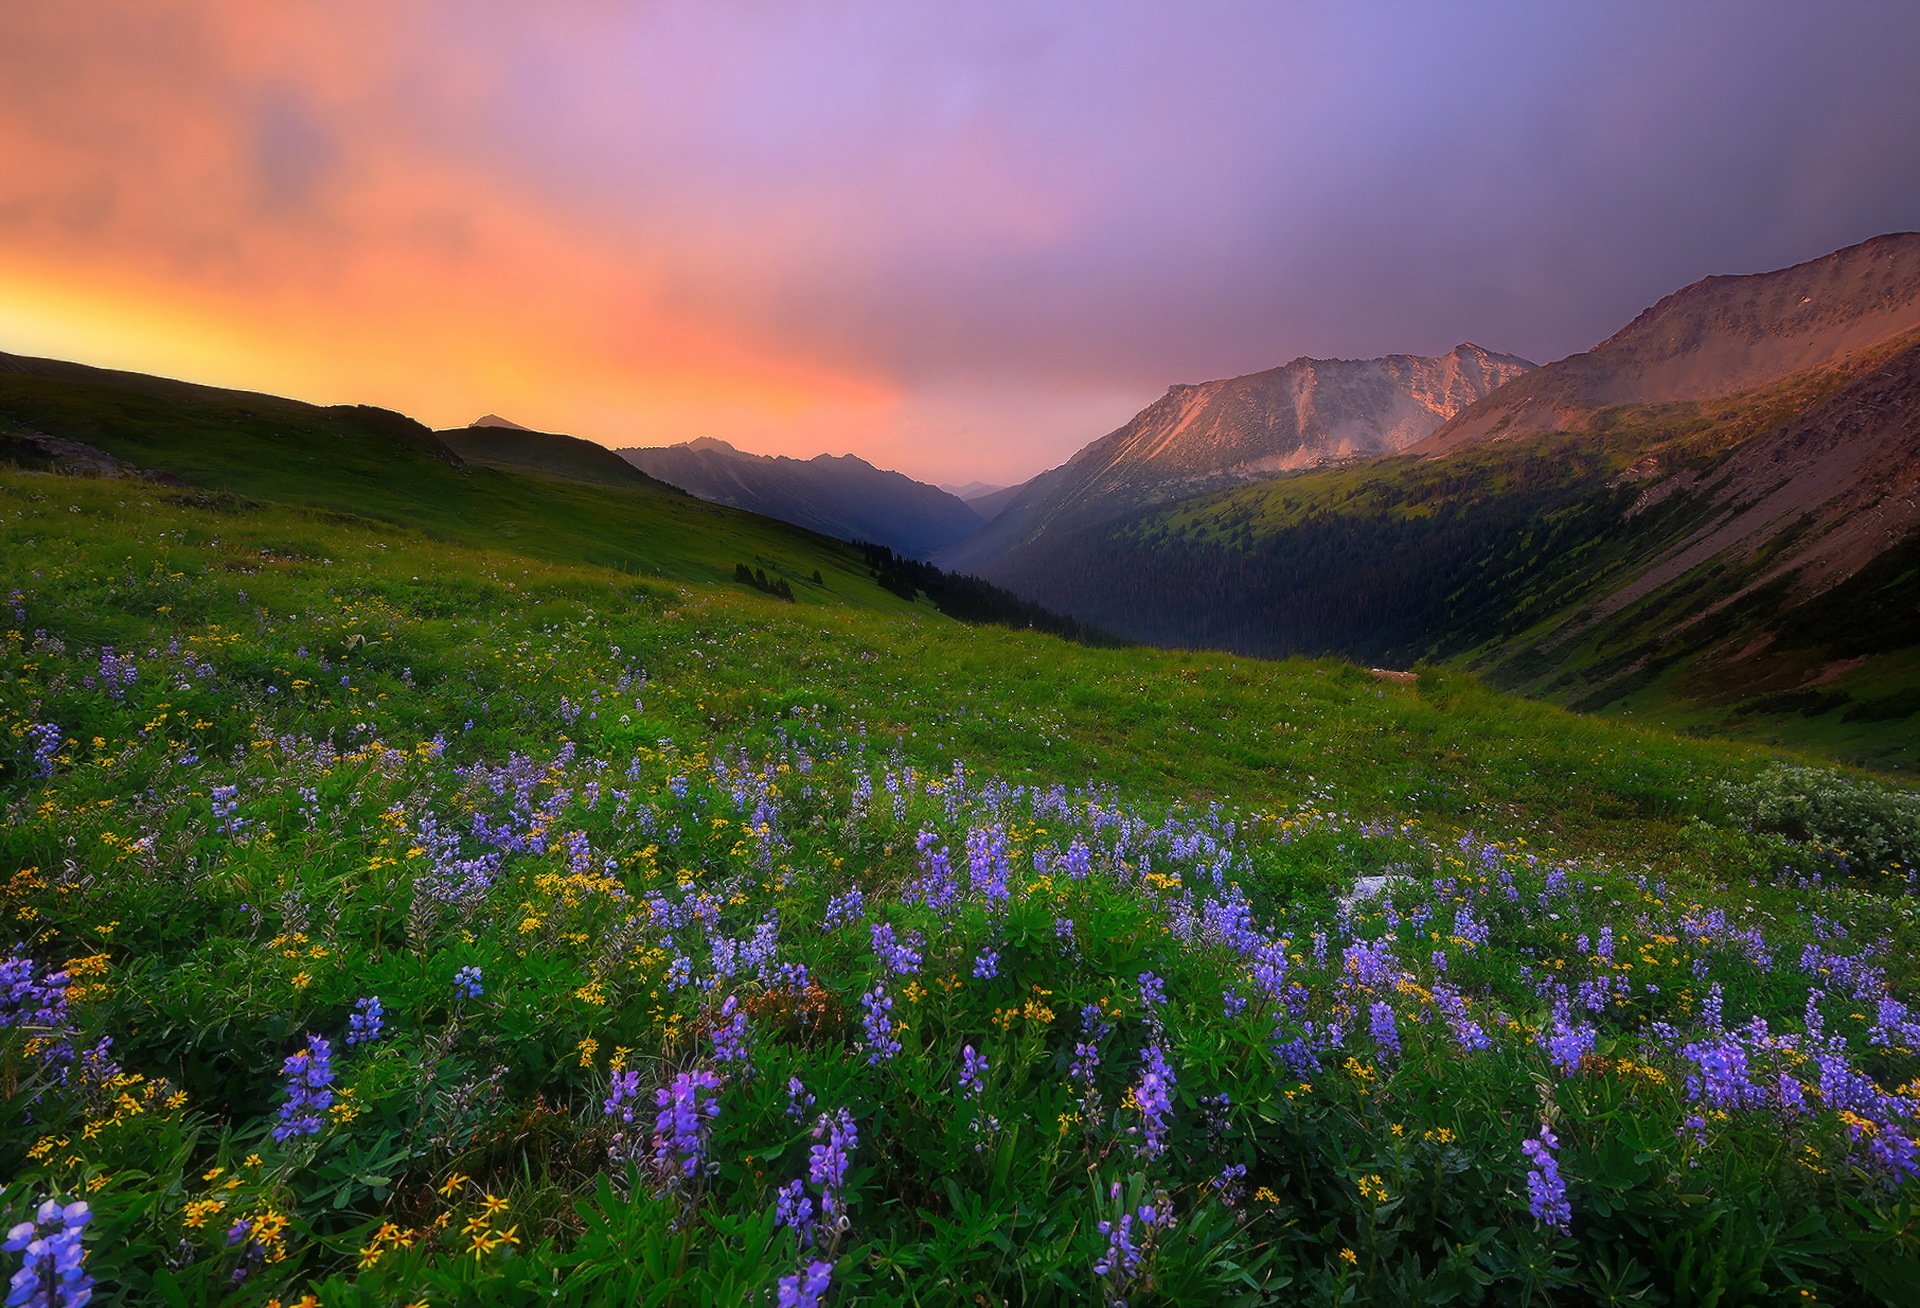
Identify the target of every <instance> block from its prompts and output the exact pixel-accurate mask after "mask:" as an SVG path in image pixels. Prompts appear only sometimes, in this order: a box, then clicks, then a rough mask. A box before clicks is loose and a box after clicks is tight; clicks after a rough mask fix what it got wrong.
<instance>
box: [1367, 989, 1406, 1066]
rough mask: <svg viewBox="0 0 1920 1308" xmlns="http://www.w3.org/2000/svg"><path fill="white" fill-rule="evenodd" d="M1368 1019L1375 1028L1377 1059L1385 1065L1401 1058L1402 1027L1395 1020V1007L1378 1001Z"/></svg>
mask: <svg viewBox="0 0 1920 1308" xmlns="http://www.w3.org/2000/svg"><path fill="white" fill-rule="evenodd" d="M1367 1017H1368V1019H1369V1021H1370V1023H1371V1025H1372V1027H1373V1043H1374V1046H1375V1049H1376V1053H1375V1058H1376V1059H1377V1060H1378V1061H1379V1062H1380V1063H1382V1064H1385V1063H1387V1062H1390V1061H1391V1060H1393V1059H1396V1058H1398V1057H1400V1027H1399V1024H1398V1023H1396V1022H1395V1021H1394V1019H1393V1005H1392V1004H1389V1003H1388V1002H1387V1001H1386V1000H1384V999H1376V1000H1375V1001H1374V1002H1373V1006H1372V1007H1371V1008H1369V1009H1368V1010H1367Z"/></svg>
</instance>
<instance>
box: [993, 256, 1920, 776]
mask: <svg viewBox="0 0 1920 1308" xmlns="http://www.w3.org/2000/svg"><path fill="white" fill-rule="evenodd" d="M981 571H982V572H983V573H984V574H985V575H987V576H988V577H990V578H991V579H992V580H994V581H996V582H998V583H999V584H1001V585H1005V586H1007V587H1009V588H1010V589H1013V590H1015V591H1016V592H1017V593H1020V594H1023V595H1026V596H1029V597H1030V598H1032V599H1034V600H1036V601H1038V602H1039V603H1042V604H1044V605H1047V606H1049V607H1051V608H1055V609H1060V610H1064V611H1066V612H1068V613H1070V614H1072V615H1073V616H1075V617H1077V618H1080V619H1082V620H1083V621H1087V622H1090V623H1093V624H1095V625H1098V626H1100V627H1102V628H1103V629H1106V630H1109V631H1112V632H1114V633H1115V634H1117V635H1120V636H1125V637H1131V638H1134V639H1138V640H1146V641H1152V642H1155V643H1162V644H1170V645H1187V646H1198V647H1203V648H1217V649H1230V650H1235V651H1238V652H1241V653H1248V654H1258V655H1284V654H1342V655H1346V656H1348V657H1352V658H1356V659H1363V660H1365V661H1367V662H1370V663H1381V664H1387V665H1391V666H1398V667H1405V666H1408V665H1410V664H1411V663H1414V662H1416V661H1419V660H1422V659H1430V660H1451V661H1457V662H1459V663H1462V664H1464V665H1466V666H1469V667H1472V668H1475V669H1477V670H1479V671H1481V672H1483V673H1485V674H1486V675H1487V676H1488V677H1489V679H1490V680H1492V681H1494V682H1495V683H1496V684H1499V685H1501V686H1503V687H1506V688H1510V689H1515V690H1519V691H1521V692H1522V693H1526V694H1532V695H1537V696H1541V697H1545V698H1550V699H1555V700H1558V701H1560V702H1563V703H1567V704H1570V705H1572V706H1574V707H1576V708H1581V709H1587V710H1594V709H1603V708H1604V709H1617V710H1622V711H1628V712H1646V713H1655V714H1659V715H1660V716H1661V717H1662V718H1663V720H1665V721H1667V722H1669V723H1672V722H1674V721H1676V718H1675V716H1673V715H1679V716H1678V719H1677V720H1678V721H1680V722H1685V723H1687V724H1698V725H1699V726H1702V727H1704V728H1706V729H1708V730H1712V731H1716V732H1727V733H1731V734H1743V735H1749V736H1756V737H1758V738H1761V739H1779V738H1782V737H1780V736H1776V735H1773V734H1771V733H1772V732H1773V731H1774V730H1775V728H1774V726H1773V725H1772V724H1777V723H1778V722H1780V720H1781V719H1783V718H1788V717H1790V718H1793V719H1795V726H1794V728H1793V732H1794V734H1795V735H1796V736H1797V737H1799V738H1805V736H1806V733H1807V732H1808V731H1810V730H1811V731H1814V732H1817V733H1819V736H1820V738H1821V739H1822V740H1825V741H1827V742H1829V743H1830V744H1831V746H1832V747H1834V748H1839V749H1843V750H1846V751H1848V752H1851V753H1853V754H1854V756H1855V757H1858V758H1860V759H1862V760H1863V761H1874V762H1879V763H1897V764H1899V765H1901V766H1906V767H1920V687H1916V686H1915V685H1914V681H1913V669H1914V668H1916V667H1920V235H1914V234H1898V235H1892V236H1886V237H1880V238H1876V239H1874V240H1871V241H1867V242H1864V243H1862V244H1860V245H1856V246H1851V247H1848V248H1847V249H1844V250H1839V251H1835V252H1834V253H1833V254H1830V255H1827V256H1824V257H1822V258H1820V259H1814V260H1810V261H1808V262H1806V263H1802V264H1796V265H1794V266H1792V267H1790V268H1784V269H1780V270H1778V271H1776V272H1771V273H1760V274H1752V275H1745V276H1740V277H1712V278H1707V279H1705V280H1704V281H1700V282H1696V283H1694V284H1693V285H1691V286H1689V287H1687V288H1685V289H1683V290H1681V291H1677V292H1675V293H1674V294H1672V295H1669V296H1667V297H1665V298H1664V299H1662V300H1661V301H1660V302H1659V303H1658V304H1656V305H1654V306H1653V307H1652V308H1650V309H1648V310H1647V311H1646V312H1644V313H1642V314H1640V315H1638V316H1637V317H1636V318H1635V319H1634V320H1633V321H1632V322H1631V323H1629V324H1627V325H1626V326H1625V327H1623V328H1622V329H1621V330H1620V331H1618V332H1616V333H1614V334H1613V335H1612V336H1610V337H1609V338H1607V340H1606V341H1603V342H1602V343H1601V344H1599V345H1597V346H1595V347H1594V348H1593V349H1592V350H1589V351H1587V352H1585V353H1583V354H1580V355H1575V356H1572V357H1571V358H1569V359H1565V360H1562V361H1560V362H1559V363H1554V364H1549V365H1547V366H1545V367H1542V368H1539V369H1537V370H1534V371H1530V372H1527V373H1524V374H1522V375H1521V376H1519V377H1517V378H1515V379H1513V380H1512V381H1509V382H1508V383H1507V384H1506V385H1505V386H1504V387H1502V388H1500V389H1498V390H1495V391H1493V392H1492V393H1491V394H1490V395H1488V396H1487V397H1486V398H1484V399H1482V400H1480V401H1478V402H1477V403H1475V404H1473V405H1472V406H1470V407H1468V408H1466V409H1464V410H1463V411H1462V412H1461V413H1460V414H1459V415H1457V416H1456V417H1455V418H1454V419H1452V420H1451V421H1449V422H1448V423H1447V424H1446V425H1445V426H1443V427H1441V428H1440V429H1439V430H1437V431H1436V432H1435V433H1434V434H1433V435H1432V436H1430V437H1429V438H1427V439H1426V440H1424V441H1421V442H1419V443H1417V444H1415V445H1413V446H1412V447H1410V448H1409V449H1407V450H1406V451H1405V452H1403V453H1402V454H1400V455H1398V456H1392V457H1386V458H1380V459H1375V460H1371V461H1368V462H1362V463H1354V464H1349V465H1346V466H1342V467H1337V468H1328V469H1321V470H1318V471H1313V472H1308V473H1304V474H1302V475H1299V476H1293V477H1282V478H1274V479H1269V480H1266V481H1262V482H1257V483H1251V484H1248V485H1245V486H1241V487H1238V488H1235V489H1230V490H1225V491H1218V492H1210V493H1207V494H1202V495H1198V496H1193V497H1189V498H1186V499H1182V500H1177V501H1169V502H1164V503H1160V504H1154V505H1149V506H1146V507H1144V508H1141V509H1136V510H1134V511H1133V512H1131V513H1128V514H1125V515H1123V516H1120V517H1117V518H1109V519H1105V520H1098V521H1094V522H1091V523H1083V524H1080V525H1077V526H1075V525H1069V526H1068V527H1066V528H1065V529H1063V530H1056V531H1053V532H1050V533H1048V534H1045V535H1042V536H1039V537H1037V538H1036V539H1034V540H1032V541H1031V542H1030V543H1029V544H1027V545H1025V546H1023V547H1022V548H1020V549H1017V550H1013V551H1011V552H1009V553H1007V554H1005V555H1003V556H1001V557H1000V558H999V559H997V560H996V561H995V562H994V563H993V564H992V565H991V566H989V567H986V568H982V569H981ZM1900 723H1908V724H1911V726H1910V728H1909V729H1908V730H1907V731H1906V733H1905V735H1904V736H1902V734H1901V733H1900V732H1899V731H1897V730H1890V729H1889V727H1890V724H1900Z"/></svg>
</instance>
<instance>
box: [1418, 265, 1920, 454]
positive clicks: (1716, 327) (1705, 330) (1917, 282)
mask: <svg viewBox="0 0 1920 1308" xmlns="http://www.w3.org/2000/svg"><path fill="white" fill-rule="evenodd" d="M1917 312H1920V234H1916V233H1911V232H1908V233H1899V234H1894V235H1889V236H1880V237H1876V238H1874V239H1873V240H1870V241H1864V242H1862V243H1861V244H1859V245H1853V246H1849V247H1847V248H1846V249H1843V250H1836V251H1835V252H1833V253H1832V254H1829V255H1826V256H1825V257H1823V258H1819V259H1812V260H1809V261H1808V262H1806V263H1801V264H1795V265H1794V266H1793V267H1791V268H1784V269H1781V270H1779V271H1777V272H1766V273H1753V274H1748V275H1745V276H1738V277H1708V278H1705V279H1703V280H1701V281H1697V282H1695V283H1693V285H1691V286H1688V287H1685V288H1684V289H1682V290H1678V291H1675V292H1674V293H1673V294H1672V295H1669V296H1667V297H1666V298H1665V299H1663V300H1661V301H1660V302H1659V303H1658V304H1656V305H1654V306H1653V307H1652V308H1651V309H1648V310H1647V311H1646V312H1645V313H1642V314H1641V315H1640V316H1639V317H1637V318H1635V319H1634V320H1633V321H1632V322H1630V323H1628V324H1627V325H1626V326H1625V327H1623V328H1621V329H1620V330H1619V331H1618V332H1616V333H1614V334H1613V335H1612V336H1609V337H1608V338H1607V339H1606V340H1604V341H1602V342H1601V343H1600V344H1598V345H1596V346H1594V347H1593V348H1592V349H1591V350H1588V351H1586V352H1585V353H1583V354H1576V355H1573V356H1572V357H1571V358H1566V359H1562V360H1560V361H1559V362H1557V363H1551V364H1548V365H1547V366H1546V367H1544V368H1541V369H1539V370H1537V371H1535V372H1533V373H1531V374H1530V375H1528V376H1527V377H1526V378H1524V379H1522V380H1520V381H1518V382H1515V383H1513V384H1511V385H1508V386H1504V387H1502V388H1501V389H1500V391H1499V393H1498V394H1497V395H1494V396H1490V397H1488V398H1487V399H1484V400H1482V401H1480V402H1479V403H1478V404H1475V405H1473V406H1472V407H1470V408H1468V409H1467V410H1466V411H1465V412H1463V413H1460V414H1459V415H1457V416H1455V417H1454V418H1452V419H1451V420H1450V421H1449V422H1447V424H1446V425H1445V426H1443V427H1441V428H1440V430H1438V431H1436V432H1435V433H1433V435H1431V436H1429V437H1428V438H1427V439H1426V440H1425V441H1423V442H1421V444H1420V445H1419V446H1418V447H1417V451H1416V452H1418V453H1420V454H1423V455H1428V456H1433V457H1437V456H1440V455H1443V454H1447V453H1450V452H1451V451H1454V450H1457V449H1460V448H1461V447H1462V446H1466V445H1471V444H1474V443H1476V442H1479V441H1483V440H1515V439H1518V438H1520V437H1524V436H1530V435H1535V434H1538V433H1540V432H1545V431H1578V430H1582V429H1583V428H1584V427H1585V426H1586V425H1587V423H1588V422H1589V421H1590V420H1591V418H1592V415H1594V414H1595V413H1597V412H1599V411H1601V410H1603V409H1606V408H1609V407H1611V406H1614V405H1622V404H1673V403H1679V402H1683V401H1687V400H1706V399H1715V398H1718V397H1721V396H1726V395H1733V394H1737V393H1738V392H1740V391H1745V390H1751V389H1753V388H1755V387H1758V386H1765V385H1768V384H1770V383H1773V382H1776V381H1779V380H1781V379H1782V378H1786V377H1790V376H1793V375H1794V374H1796V373H1802V372H1807V371H1809V370H1811V369H1817V368H1826V367H1831V366H1833V365H1835V364H1838V363H1840V362H1842V361H1843V360H1845V359H1847V358H1849V357H1850V356H1853V355H1856V354H1858V353H1859V352H1860V351H1862V350H1866V349H1870V348H1871V347H1873V346H1874V345H1876V344H1878V343H1880V342H1882V341H1885V340H1887V339H1889V338H1891V337H1893V336H1897V335H1899V334H1900V333H1901V332H1904V331H1907V330H1910V329H1911V328H1912V327H1913V325H1914V321H1915V318H1916V314H1917Z"/></svg>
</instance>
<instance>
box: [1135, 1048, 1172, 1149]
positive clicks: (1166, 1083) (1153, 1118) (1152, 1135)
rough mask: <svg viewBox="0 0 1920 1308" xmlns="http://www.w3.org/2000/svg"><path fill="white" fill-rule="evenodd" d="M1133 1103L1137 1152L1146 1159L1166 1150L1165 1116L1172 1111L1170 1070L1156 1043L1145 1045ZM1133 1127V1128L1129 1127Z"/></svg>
mask: <svg viewBox="0 0 1920 1308" xmlns="http://www.w3.org/2000/svg"><path fill="white" fill-rule="evenodd" d="M1143 1061H1144V1064H1145V1065H1144V1066H1143V1067H1142V1069H1141V1072H1140V1084H1139V1085H1137V1086H1135V1087H1134V1090H1133V1099H1134V1102H1135V1103H1137V1104H1139V1105H1140V1126H1139V1127H1138V1128H1137V1129H1138V1131H1139V1134H1140V1152H1141V1154H1143V1155H1144V1156H1146V1157H1148V1158H1155V1157H1158V1156H1159V1155H1160V1154H1162V1153H1164V1152H1166V1148H1167V1127H1168V1124H1169V1123H1168V1119H1169V1118H1170V1117H1171V1116H1172V1113H1173V1087H1174V1075H1173V1069H1172V1068H1171V1067H1169V1066H1168V1065H1167V1056H1166V1054H1165V1053H1163V1052H1162V1051H1161V1049H1160V1046H1159V1045H1148V1046H1147V1051H1146V1056H1145V1058H1144V1060H1143ZM1129 1129H1130V1130H1131V1129H1134V1128H1129Z"/></svg>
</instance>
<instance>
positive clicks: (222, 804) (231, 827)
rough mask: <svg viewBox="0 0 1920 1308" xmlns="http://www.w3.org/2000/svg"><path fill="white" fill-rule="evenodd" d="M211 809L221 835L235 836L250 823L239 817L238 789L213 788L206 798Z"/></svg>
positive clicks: (228, 787) (234, 787)
mask: <svg viewBox="0 0 1920 1308" xmlns="http://www.w3.org/2000/svg"><path fill="white" fill-rule="evenodd" d="M208 802H209V803H210V804H211V805H212V807H213V816H214V817H216V818H218V819H219V820H220V830H221V832H222V833H223V834H225V835H229V836H237V835H239V834H240V833H241V832H243V831H245V830H246V829H247V828H248V827H249V826H251V825H252V823H250V822H248V821H247V819H245V818H243V817H241V816H240V787H238V786H215V787H214V788H213V790H212V792H211V793H210V794H209V796H208Z"/></svg>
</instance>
